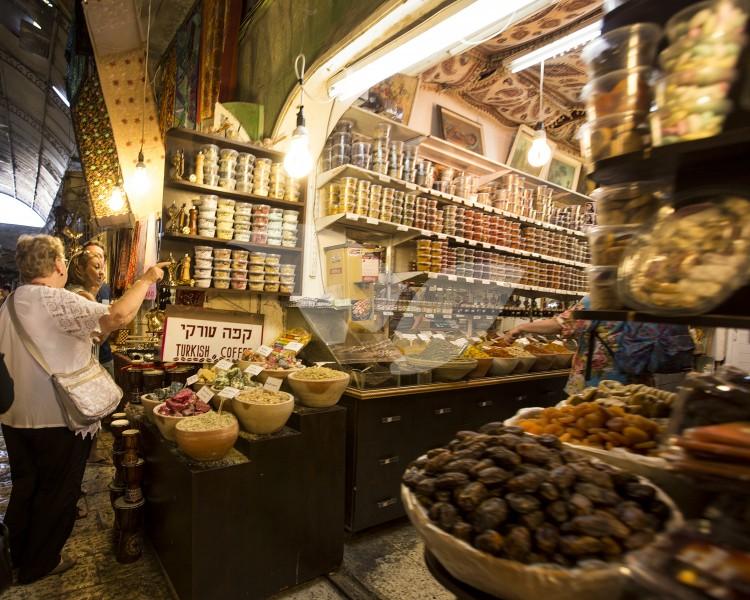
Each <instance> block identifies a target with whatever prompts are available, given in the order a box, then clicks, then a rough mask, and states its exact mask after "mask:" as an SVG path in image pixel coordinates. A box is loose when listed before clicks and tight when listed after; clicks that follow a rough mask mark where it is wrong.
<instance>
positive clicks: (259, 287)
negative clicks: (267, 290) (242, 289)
mask: <svg viewBox="0 0 750 600" xmlns="http://www.w3.org/2000/svg"><path fill="white" fill-rule="evenodd" d="M264 287H265V283H263V282H262V281H251V282H250V284H249V285H248V289H249V290H250V291H251V292H262V291H263V289H264Z"/></svg>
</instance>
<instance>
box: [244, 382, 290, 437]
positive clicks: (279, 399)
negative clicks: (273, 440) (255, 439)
mask: <svg viewBox="0 0 750 600" xmlns="http://www.w3.org/2000/svg"><path fill="white" fill-rule="evenodd" d="M232 408H233V409H234V414H235V415H236V416H237V418H238V419H239V420H240V423H241V424H242V428H243V429H244V430H245V431H248V432H250V433H256V434H268V433H275V432H276V431H279V430H280V429H281V428H282V427H284V425H286V422H287V421H288V420H289V416H290V415H291V414H292V411H293V410H294V396H292V395H291V394H289V393H288V392H274V391H271V390H266V389H263V388H262V387H256V388H249V389H246V390H243V391H241V392H240V393H239V394H238V395H237V396H235V397H234V398H233V400H232Z"/></svg>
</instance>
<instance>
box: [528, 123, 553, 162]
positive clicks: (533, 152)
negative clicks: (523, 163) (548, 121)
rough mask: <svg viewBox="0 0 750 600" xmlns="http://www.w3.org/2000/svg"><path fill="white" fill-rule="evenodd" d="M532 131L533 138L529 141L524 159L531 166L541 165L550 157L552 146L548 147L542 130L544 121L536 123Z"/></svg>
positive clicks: (545, 134) (545, 135)
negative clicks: (529, 145)
mask: <svg viewBox="0 0 750 600" xmlns="http://www.w3.org/2000/svg"><path fill="white" fill-rule="evenodd" d="M535 130H536V131H535V132H534V140H533V141H532V142H531V147H530V148H529V152H528V154H527V155H526V160H527V161H529V164H530V165H531V166H532V167H543V166H544V165H546V164H547V163H548V162H549V161H550V159H551V158H552V148H550V147H549V142H547V133H546V132H545V131H544V123H542V122H541V121H539V122H538V123H537V124H536V128H535Z"/></svg>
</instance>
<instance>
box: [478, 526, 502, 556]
mask: <svg viewBox="0 0 750 600" xmlns="http://www.w3.org/2000/svg"><path fill="white" fill-rule="evenodd" d="M474 545H475V546H476V547H477V548H479V549H480V550H482V551H483V552H487V553H489V554H500V551H501V550H502V549H503V536H502V535H500V534H499V533H498V532H497V531H493V530H491V529H490V530H488V531H483V532H482V533H480V534H479V535H478V536H477V537H475V538H474Z"/></svg>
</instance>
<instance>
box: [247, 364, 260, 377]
mask: <svg viewBox="0 0 750 600" xmlns="http://www.w3.org/2000/svg"><path fill="white" fill-rule="evenodd" d="M261 372H263V365H250V366H249V367H248V368H247V369H245V373H247V374H248V375H250V377H255V376H256V375H257V374H258V373H261Z"/></svg>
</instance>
